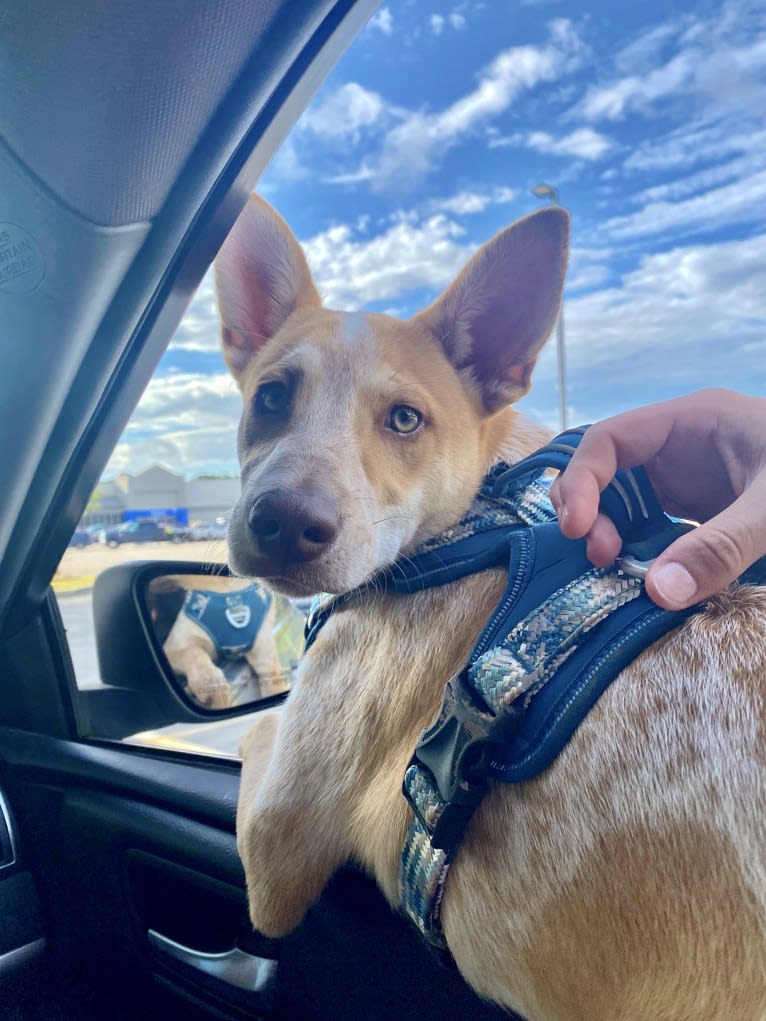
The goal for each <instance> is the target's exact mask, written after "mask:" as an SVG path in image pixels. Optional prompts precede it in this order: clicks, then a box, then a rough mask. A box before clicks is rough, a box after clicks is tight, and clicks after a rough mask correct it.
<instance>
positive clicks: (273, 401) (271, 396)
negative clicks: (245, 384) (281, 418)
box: [255, 380, 290, 415]
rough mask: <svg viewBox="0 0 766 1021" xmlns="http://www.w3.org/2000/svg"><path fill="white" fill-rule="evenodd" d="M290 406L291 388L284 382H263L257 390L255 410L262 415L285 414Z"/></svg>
mask: <svg viewBox="0 0 766 1021" xmlns="http://www.w3.org/2000/svg"><path fill="white" fill-rule="evenodd" d="M289 406H290V390H289V388H288V387H287V386H285V384H284V383H280V382H278V381H276V380H275V381H274V382H271V383H261V385H260V386H259V387H258V389H257V390H256V392H255V410H256V411H257V412H258V413H259V414H261V415H283V414H284V413H285V411H287V409H288V407H289Z"/></svg>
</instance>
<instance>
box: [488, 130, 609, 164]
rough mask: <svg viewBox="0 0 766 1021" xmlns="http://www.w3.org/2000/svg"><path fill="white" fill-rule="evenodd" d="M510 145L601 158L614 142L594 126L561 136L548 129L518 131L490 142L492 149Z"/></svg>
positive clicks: (580, 156) (567, 154) (593, 158)
mask: <svg viewBox="0 0 766 1021" xmlns="http://www.w3.org/2000/svg"><path fill="white" fill-rule="evenodd" d="M508 145H519V146H525V147H526V148H528V149H535V150H536V151H537V152H541V153H546V154H548V155H551V156H576V157H577V158H578V159H583V160H599V159H601V157H602V156H604V155H605V154H606V153H607V152H609V150H610V149H611V148H612V145H613V143H612V140H611V139H610V138H607V137H606V135H602V134H599V132H598V131H594V130H593V129H592V128H577V129H576V130H575V131H570V132H569V134H568V135H562V136H561V137H560V138H557V137H556V136H555V135H551V134H549V132H547V131H529V132H527V134H526V135H523V134H521V133H518V134H515V135H510V136H507V137H506V138H494V139H492V140H491V141H490V143H489V146H490V148H491V149H497V148H502V147H503V146H508Z"/></svg>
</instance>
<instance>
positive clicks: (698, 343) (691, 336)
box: [523, 235, 766, 429]
mask: <svg viewBox="0 0 766 1021" xmlns="http://www.w3.org/2000/svg"><path fill="white" fill-rule="evenodd" d="M606 254H607V256H608V253H606ZM585 268H587V264H586V267H585ZM564 317H565V334H566V348H567V366H568V405H569V406H570V408H571V412H570V422H573V423H575V422H592V421H595V420H596V419H599V418H603V417H606V416H607V415H611V414H615V413H616V412H618V411H622V410H625V409H626V408H630V407H637V406H639V405H641V404H645V403H646V402H647V401H648V400H660V399H665V398H667V397H671V396H677V395H680V394H683V393H689V392H690V391H692V390H696V389H700V388H702V387H707V386H726V387H729V388H731V389H734V390H739V391H742V392H745V393H752V394H759V395H761V396H766V235H760V236H758V237H754V238H751V239H749V240H747V241H731V242H726V243H724V244H710V245H696V246H685V247H679V248H676V249H673V250H672V251H668V252H662V253H657V254H654V255H648V256H645V257H644V258H643V259H642V260H641V263H640V265H639V266H638V268H637V269H635V270H634V271H633V272H631V273H628V274H626V275H625V276H624V277H623V278H622V280H620V282H619V283H618V284H616V285H615V286H613V287H609V288H606V289H602V290H599V291H595V292H593V293H591V294H587V295H584V296H582V297H575V298H568V299H567V300H566V302H565V306H564ZM523 407H524V410H525V411H527V412H528V413H531V414H534V415H535V416H536V417H537V418H539V419H541V420H542V421H545V422H546V423H548V424H549V425H550V426H551V427H552V428H554V429H555V428H557V426H558V411H557V409H558V391H557V385H556V351H555V345H554V344H552V343H550V342H549V343H548V344H547V345H546V347H545V349H544V351H543V353H542V354H541V357H540V359H539V360H538V365H537V368H536V370H535V375H534V379H533V383H532V391H531V393H530V395H529V397H528V398H526V399H525V400H524V402H523Z"/></svg>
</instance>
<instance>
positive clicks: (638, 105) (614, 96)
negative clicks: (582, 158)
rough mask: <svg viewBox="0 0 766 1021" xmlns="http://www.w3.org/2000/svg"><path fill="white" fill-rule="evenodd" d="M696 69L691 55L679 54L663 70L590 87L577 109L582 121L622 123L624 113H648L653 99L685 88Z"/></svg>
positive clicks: (658, 69)
mask: <svg viewBox="0 0 766 1021" xmlns="http://www.w3.org/2000/svg"><path fill="white" fill-rule="evenodd" d="M695 68H696V59H695V57H694V55H692V54H691V53H684V54H679V55H678V56H676V57H674V58H673V59H672V60H671V61H669V62H668V63H667V64H665V66H664V67H658V68H655V69H654V70H653V71H650V72H649V73H648V74H645V75H641V76H638V75H631V76H629V77H627V78H621V79H619V80H618V81H616V82H613V83H612V84H611V85H607V86H591V87H590V88H589V89H588V92H587V93H586V95H585V98H584V99H583V101H582V103H580V104H579V106H578V107H577V108H576V113H577V115H578V116H581V117H584V118H585V120H589V121H597V120H612V121H614V120H621V119H622V118H623V117H625V115H626V114H628V113H631V112H634V111H644V110H647V109H648V108H649V107H651V106H652V104H653V103H654V102H655V100H657V99H659V98H660V97H662V96H667V95H669V94H670V93H674V92H678V91H680V89H681V88H682V87H683V86H684V85H688V84H689V82H690V81H691V79H692V76H693V74H694V71H695Z"/></svg>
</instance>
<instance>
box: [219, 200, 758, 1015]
mask: <svg viewBox="0 0 766 1021" xmlns="http://www.w3.org/2000/svg"><path fill="white" fill-rule="evenodd" d="M567 249H568V218H567V216H566V214H565V213H564V211H562V210H561V209H558V208H546V209H543V210H540V211H538V212H536V213H533V214H532V215H530V216H528V217H526V218H525V219H522V220H520V221H519V222H517V223H515V224H513V225H512V226H510V227H509V228H507V229H506V230H504V231H502V232H501V233H499V234H498V235H497V236H495V237H494V238H493V239H492V240H490V241H489V242H488V243H487V244H485V245H484V246H483V247H481V248H480V249H479V250H478V251H477V252H476V254H475V255H474V256H473V258H472V259H471V260H470V261H469V263H468V264H467V266H466V267H465V268H464V269H463V270H462V271H461V272H460V274H459V275H458V276H457V277H456V279H455V280H454V281H453V283H452V284H451V285H450V286H449V287H448V288H447V290H446V291H445V292H444V294H443V295H442V296H441V297H440V298H439V299H438V300H437V301H436V302H435V303H434V304H433V305H431V306H430V307H429V308H427V309H425V310H424V311H423V312H421V313H419V314H418V315H416V316H414V317H413V318H411V319H409V320H407V321H398V320H396V319H393V318H391V317H389V316H386V315H381V314H377V313H369V314H365V313H360V312H350V313H347V312H339V311H334V310H330V309H325V308H323V307H322V304H321V301H320V297H319V294H318V291H317V289H316V287H315V285H314V283H313V280H312V277H311V273H310V271H309V268H308V265H307V263H306V260H305V258H304V256H303V253H302V251H301V248H300V246H299V244H298V242H297V240H296V239H295V238H294V237H293V235H292V233H291V232H290V230H289V228H288V227H287V225H286V224H285V223H284V221H283V220H282V219H281V218H280V217H279V215H278V214H277V213H276V212H275V211H274V210H272V209H271V208H270V207H269V206H268V205H267V204H266V203H265V202H264V201H263V200H262V199H260V198H258V197H251V198H250V200H249V202H248V205H247V207H246V208H245V210H244V212H243V214H242V216H241V217H240V219H239V220H238V222H237V224H236V225H235V227H234V229H233V231H232V233H231V234H230V235H229V237H228V239H227V241H226V242H225V243H224V246H223V248H222V250H221V252H220V254H219V256H218V258H217V262H216V286H217V292H218V302H219V310H220V314H221V320H222V339H223V352H224V357H225V359H226V362H227V364H228V366H229V369H230V371H231V373H232V375H233V377H234V379H235V381H236V384H237V386H238V387H239V389H240V391H241V394H242V398H243V408H244V410H243V414H242V419H241V423H240V427H239V434H238V453H239V459H240V463H241V469H242V495H241V497H240V499H239V501H238V503H237V505H236V507H235V509H234V512H233V514H232V517H231V522H230V526H229V533H228V545H229V559H230V564H231V567H232V569H233V570H234V571H235V572H237V573H240V574H244V575H254V576H258V577H259V578H262V579H264V581H265V582H266V584H267V585H269V586H270V587H272V588H273V589H275V590H277V591H280V592H284V593H287V594H289V595H293V596H298V595H300V596H305V595H306V594H309V593H316V592H327V593H344V592H349V591H351V590H353V589H354V588H355V587H356V586H359V585H360V584H361V583H362V582H364V581H365V580H366V579H368V578H369V577H370V576H371V575H373V574H374V573H375V572H376V571H378V570H380V569H381V568H383V567H384V566H385V565H389V564H391V563H392V562H394V561H395V560H396V559H397V558H399V557H406V556H407V555H408V554H410V553H412V551H413V550H415V549H416V548H417V547H418V545H419V544H421V543H422V542H423V541H424V540H426V539H428V538H429V537H432V536H436V535H439V534H441V533H443V532H444V531H445V530H447V529H449V528H450V527H451V526H453V525H454V524H455V523H456V522H458V521H459V520H460V519H461V517H462V516H463V515H464V514H465V512H466V510H467V509H468V507H469V506H470V504H471V502H472V499H473V497H474V494H475V493H476V491H477V489H478V487H479V485H480V483H481V480H482V478H483V477H484V475H485V473H486V472H487V470H488V469H489V468H490V467H491V466H492V465H493V464H495V463H496V462H498V461H500V460H502V461H506V462H508V463H511V464H513V463H514V462H517V461H518V460H520V459H521V458H522V457H524V456H525V455H527V454H529V453H530V452H532V451H533V450H535V449H536V448H538V447H539V446H540V445H541V444H543V443H545V442H546V441H547V439H548V437H549V434H548V433H547V432H546V431H545V430H543V429H542V428H541V427H539V426H537V425H536V424H534V423H533V422H531V421H530V420H529V419H528V418H526V417H525V416H524V415H523V414H521V413H520V412H519V411H517V410H516V409H515V408H514V407H513V404H514V403H515V402H516V401H517V400H518V399H519V398H520V397H521V396H522V395H523V394H524V393H526V391H527V390H528V388H529V385H530V380H531V374H532V369H533V366H534V364H535V359H536V357H537V355H538V353H539V351H540V349H541V347H542V345H543V343H544V341H545V340H546V338H547V336H548V334H549V333H550V331H551V329H552V327H553V324H554V322H555V320H556V316H557V314H558V310H559V305H560V300H561V293H562V286H563V279H564V274H565V267H566V261H567ZM505 581H506V572H505V571H503V570H500V569H491V570H487V571H484V572H483V573H480V574H475V575H472V576H469V577H466V578H463V579H461V580H460V581H456V582H452V583H449V584H445V585H443V586H440V587H438V588H432V589H428V590H426V591H422V592H416V593H414V594H410V595H398V594H395V593H392V592H368V593H367V594H363V595H359V596H356V597H354V598H352V599H350V600H349V601H348V602H347V603H346V604H345V605H344V606H343V608H342V610H341V611H339V612H336V613H334V614H333V615H332V616H331V617H330V619H329V621H328V622H327V624H326V625H325V627H324V629H323V630H322V631H321V633H320V635H319V638H318V639H317V641H316V642H315V643H314V644H313V646H312V647H311V648H310V650H309V651H308V653H307V654H306V656H305V658H304V660H303V662H302V665H301V667H300V670H299V673H298V677H297V681H296V683H295V684H294V686H293V688H292V690H291V692H290V695H289V697H288V699H287V702H286V704H285V706H284V707H283V711H282V712H281V714H280V716H279V718H276V717H275V716H274V715H273V714H272V715H271V716H270V717H267V718H264V719H262V720H260V721H258V722H257V723H256V725H255V727H254V728H253V730H252V731H251V732H250V734H249V735H248V737H247V738H246V739H245V741H244V742H243V747H242V749H241V751H242V755H243V766H242V782H241V793H240V799H239V805H238V813H237V843H238V849H239V853H240V856H241V858H242V861H243V863H244V868H245V872H246V877H247V888H248V900H249V909H250V917H251V920H252V923H253V925H254V927H255V928H256V929H258V930H260V931H261V932H263V933H264V934H266V935H267V936H271V937H277V938H278V937H282V936H284V935H285V934H287V933H289V932H290V931H291V930H292V929H293V928H294V927H296V926H297V925H298V924H299V923H300V922H301V920H302V919H303V917H304V915H305V913H306V911H307V910H308V908H309V907H310V906H311V905H312V903H313V902H314V901H315V900H316V899H317V898H318V897H319V895H320V893H321V892H322V889H323V888H324V886H325V885H326V883H327V882H328V880H329V879H330V877H331V876H332V874H333V873H334V871H335V870H336V869H337V868H338V867H339V866H340V865H341V864H342V863H344V862H346V861H349V860H350V861H353V862H355V863H357V864H358V865H360V866H361V867H362V868H364V869H365V870H366V871H367V872H369V874H371V875H372V876H373V877H374V878H375V879H376V881H377V883H378V884H379V886H380V888H381V890H382V891H383V893H384V895H385V896H386V898H387V899H388V901H389V902H390V903H391V905H392V906H393V907H397V905H398V899H399V893H398V881H397V877H398V869H399V858H400V854H401V850H402V847H403V844H404V841H405V836H406V833H407V829H408V826H409V824H410V821H411V819H412V811H411V809H410V807H409V805H408V803H407V802H406V800H405V799H404V797H403V796H402V790H401V788H402V778H403V776H404V773H405V770H406V768H407V765H408V763H409V761H410V758H411V755H412V752H413V749H414V747H415V744H416V742H417V740H418V737H419V735H420V734H421V732H422V731H424V730H425V729H426V728H427V727H428V726H429V725H430V724H431V723H432V722H433V720H434V718H435V716H436V714H437V712H438V709H439V706H440V703H441V699H442V693H443V689H444V685H445V682H446V681H447V680H448V679H449V678H450V677H452V676H453V675H454V674H455V673H456V672H457V671H458V670H459V669H460V667H461V666H462V664H463V663H464V662H465V661H466V659H467V657H468V655H469V652H470V650H471V648H472V646H473V644H474V642H475V640H476V638H477V636H478V635H479V633H480V632H481V630H482V628H483V626H484V624H485V622H486V621H487V619H488V618H489V616H490V614H491V613H492V611H493V609H494V608H495V605H496V603H497V600H498V599H499V597H500V594H501V593H502V591H503V587H504V584H505ZM764 682H766V591H765V590H763V589H757V588H753V587H741V588H739V589H738V590H733V591H731V592H726V593H723V594H721V595H720V597H718V598H716V599H714V600H712V601H711V602H710V603H709V604H708V605H707V606H706V608H704V611H703V612H700V613H698V614H696V615H695V616H693V617H691V618H690V619H689V620H688V621H687V622H686V623H685V624H684V625H683V626H681V627H680V628H677V629H676V630H674V631H672V632H671V633H670V634H669V635H667V636H666V637H665V638H663V639H661V640H660V641H658V642H656V643H655V644H654V645H652V646H651V647H649V648H647V649H646V650H645V651H644V652H643V653H641V654H640V655H639V656H638V658H637V659H635V660H634V661H633V663H632V664H631V665H629V666H628V667H627V668H625V669H624V670H623V672H622V673H621V674H620V676H619V677H618V678H617V679H616V680H615V682H614V683H613V684H611V686H610V687H609V688H608V689H607V690H606V692H605V693H604V694H603V695H602V697H601V699H600V700H599V701H598V703H597V704H596V706H595V707H594V708H593V709H592V711H591V712H590V713H589V714H588V716H587V717H586V719H585V721H584V722H583V724H582V725H581V726H580V727H579V729H578V730H577V731H576V733H575V734H574V736H573V737H572V739H571V740H570V741H569V743H568V744H567V746H566V747H565V748H564V750H563V751H562V753H561V754H560V755H559V756H558V758H557V759H556V761H555V762H554V763H553V765H551V766H550V768H548V769H547V770H545V771H544V772H543V773H541V774H540V775H539V776H538V777H536V778H535V779H534V780H530V781H528V782H524V783H521V784H517V785H511V784H499V783H498V784H495V785H492V786H491V787H490V789H489V792H488V793H487V795H486V796H485V797H484V799H483V801H482V802H481V804H480V806H479V808H478V810H477V811H476V813H475V815H474V816H473V819H472V821H471V824H470V826H469V828H468V830H467V832H466V834H465V836H464V838H463V842H462V844H461V846H460V848H459V851H458V853H457V856H456V860H455V862H454V864H453V866H452V869H451V871H450V874H449V878H448V879H447V883H446V887H445V890H444V897H443V904H442V924H443V929H444V933H445V936H446V940H447V944H448V948H449V951H450V953H451V955H452V958H453V959H454V961H455V963H456V965H457V967H458V969H459V970H460V972H461V973H462V975H463V977H464V978H465V980H466V981H467V982H468V983H469V984H470V985H471V986H472V987H473V989H474V990H475V991H476V992H477V993H478V994H479V996H481V997H484V998H486V999H487V1000H490V1001H494V1002H495V1003H498V1004H502V1005H503V1006H505V1007H507V1008H511V1009H513V1010H514V1011H516V1012H518V1013H519V1014H520V1015H522V1016H523V1017H524V1018H525V1019H528V1021H584V1019H587V1021H617V1019H620V1021H639V1019H640V1021H648V1019H652V1021H658V1019H663V1021H714V1019H715V1021H720V1019H721V1018H736V1019H737V1021H763V1019H764V1018H766V851H765V850H764V848H766V820H765V813H764V811H763V804H764V795H766V783H765V782H764V781H765V779H766V740H765V738H766V707H765V705H764V698H765V696H764Z"/></svg>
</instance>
